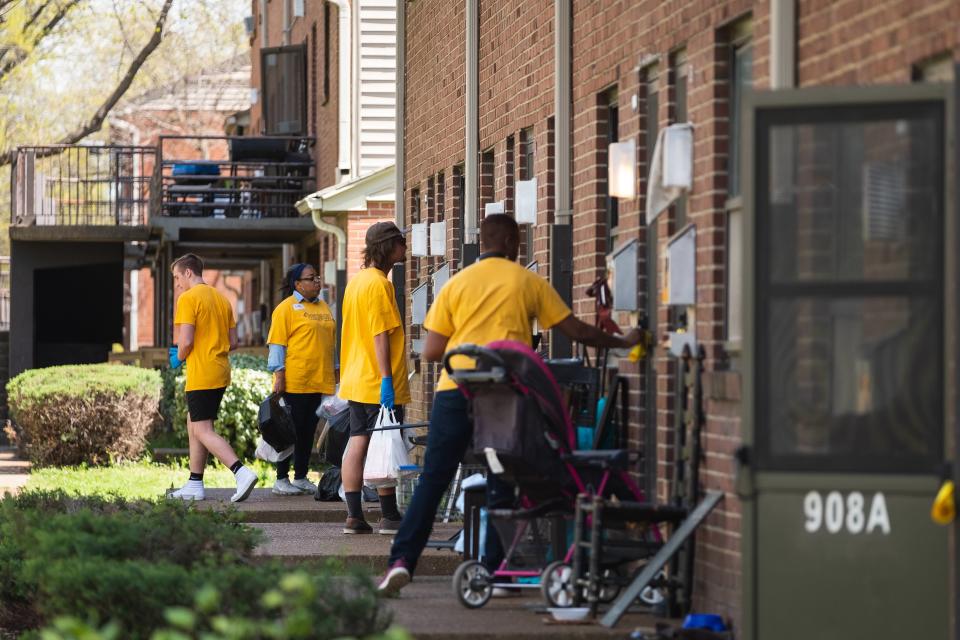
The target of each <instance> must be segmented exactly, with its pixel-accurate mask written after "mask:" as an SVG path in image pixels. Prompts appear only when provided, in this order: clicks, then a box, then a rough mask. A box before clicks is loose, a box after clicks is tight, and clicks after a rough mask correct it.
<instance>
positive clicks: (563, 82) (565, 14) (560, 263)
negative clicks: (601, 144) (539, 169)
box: [550, 0, 573, 358]
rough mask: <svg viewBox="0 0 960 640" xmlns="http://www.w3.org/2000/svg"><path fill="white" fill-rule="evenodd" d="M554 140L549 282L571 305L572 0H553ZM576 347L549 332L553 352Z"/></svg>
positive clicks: (562, 353) (562, 352) (557, 353)
mask: <svg viewBox="0 0 960 640" xmlns="http://www.w3.org/2000/svg"><path fill="white" fill-rule="evenodd" d="M554 11H555V13H554V24H555V25H556V28H555V29H554V52H553V55H554V72H553V75H554V79H553V82H554V93H553V99H554V107H553V108H554V128H555V132H556V143H555V144H554V150H555V155H554V161H555V164H554V166H555V167H556V171H555V184H556V188H555V190H554V198H555V202H556V209H555V211H554V218H553V220H554V222H553V224H552V225H550V283H551V284H552V285H553V288H554V289H556V290H557V293H559V294H560V297H561V298H562V299H563V301H564V302H566V303H567V305H568V306H570V307H571V308H572V306H573V202H572V201H573V198H572V192H571V189H570V176H571V162H570V148H571V146H572V145H571V137H570V110H571V109H570V105H571V103H572V101H573V99H572V96H573V94H572V89H571V84H572V83H571V77H572V68H573V64H572V50H573V47H572V32H573V11H572V2H571V0H554ZM572 351H573V345H572V343H571V342H570V339H569V338H567V337H566V336H565V335H563V334H562V333H560V332H559V331H552V332H551V335H550V356H551V357H553V358H565V357H569V356H570V355H571V353H572Z"/></svg>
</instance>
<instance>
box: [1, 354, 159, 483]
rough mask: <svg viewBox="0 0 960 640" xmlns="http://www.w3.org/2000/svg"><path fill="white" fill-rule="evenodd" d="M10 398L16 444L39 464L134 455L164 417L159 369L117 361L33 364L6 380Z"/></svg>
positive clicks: (93, 461) (102, 461)
mask: <svg viewBox="0 0 960 640" xmlns="http://www.w3.org/2000/svg"><path fill="white" fill-rule="evenodd" d="M7 398H8V399H7V402H8V405H9V408H10V413H11V416H12V418H13V421H14V423H15V429H16V438H17V444H18V445H19V446H20V448H21V450H22V451H23V452H24V453H25V454H26V455H27V456H29V458H30V460H31V461H32V462H33V463H34V464H35V465H38V466H43V465H76V464H81V463H87V464H105V463H109V462H111V461H113V460H133V459H136V458H138V457H140V455H141V454H142V453H143V451H144V449H145V447H146V440H147V436H148V435H149V434H150V431H151V429H152V428H153V426H154V424H155V423H156V422H157V420H158V418H159V414H158V412H157V408H158V403H159V400H160V374H159V373H158V372H157V371H152V370H149V369H140V368H137V367H130V366H123V365H116V364H87V365H64V366H58V367H47V368H44V369H31V370H29V371H25V372H23V373H21V374H20V375H18V376H16V377H15V378H13V379H12V380H10V381H9V382H8V383H7Z"/></svg>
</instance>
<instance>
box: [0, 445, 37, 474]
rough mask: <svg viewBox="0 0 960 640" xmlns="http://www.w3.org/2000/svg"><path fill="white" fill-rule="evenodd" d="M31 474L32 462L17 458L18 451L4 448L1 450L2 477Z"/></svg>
mask: <svg viewBox="0 0 960 640" xmlns="http://www.w3.org/2000/svg"><path fill="white" fill-rule="evenodd" d="M27 473H30V462H29V461H27V460H21V459H19V458H18V457H17V453H16V450H14V449H11V448H6V447H5V448H3V449H2V450H0V477H2V476H5V475H18V476H19V475H25V474H27Z"/></svg>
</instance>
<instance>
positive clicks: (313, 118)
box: [309, 22, 319, 136]
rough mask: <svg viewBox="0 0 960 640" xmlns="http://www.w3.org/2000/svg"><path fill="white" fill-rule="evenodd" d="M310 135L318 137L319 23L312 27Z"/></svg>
mask: <svg viewBox="0 0 960 640" xmlns="http://www.w3.org/2000/svg"><path fill="white" fill-rule="evenodd" d="M309 92H310V135H312V136H316V135H317V94H318V93H319V91H318V90H317V23H316V22H314V23H313V24H312V25H311V26H310V87H309Z"/></svg>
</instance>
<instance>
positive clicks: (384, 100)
mask: <svg viewBox="0 0 960 640" xmlns="http://www.w3.org/2000/svg"><path fill="white" fill-rule="evenodd" d="M356 6H357V7H358V9H359V25H358V26H359V43H358V45H359V54H360V55H359V85H360V86H359V95H358V96H356V99H357V101H358V106H359V122H358V123H357V131H358V136H357V138H358V144H359V154H358V155H359V164H360V166H359V167H357V174H358V175H366V174H368V173H370V172H372V171H376V170H378V169H382V168H383V167H385V166H387V165H390V164H393V162H394V160H395V155H396V149H395V147H394V145H395V142H396V137H397V131H396V122H395V120H394V117H395V114H396V108H397V87H396V69H397V18H396V12H397V3H396V0H357V4H356Z"/></svg>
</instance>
